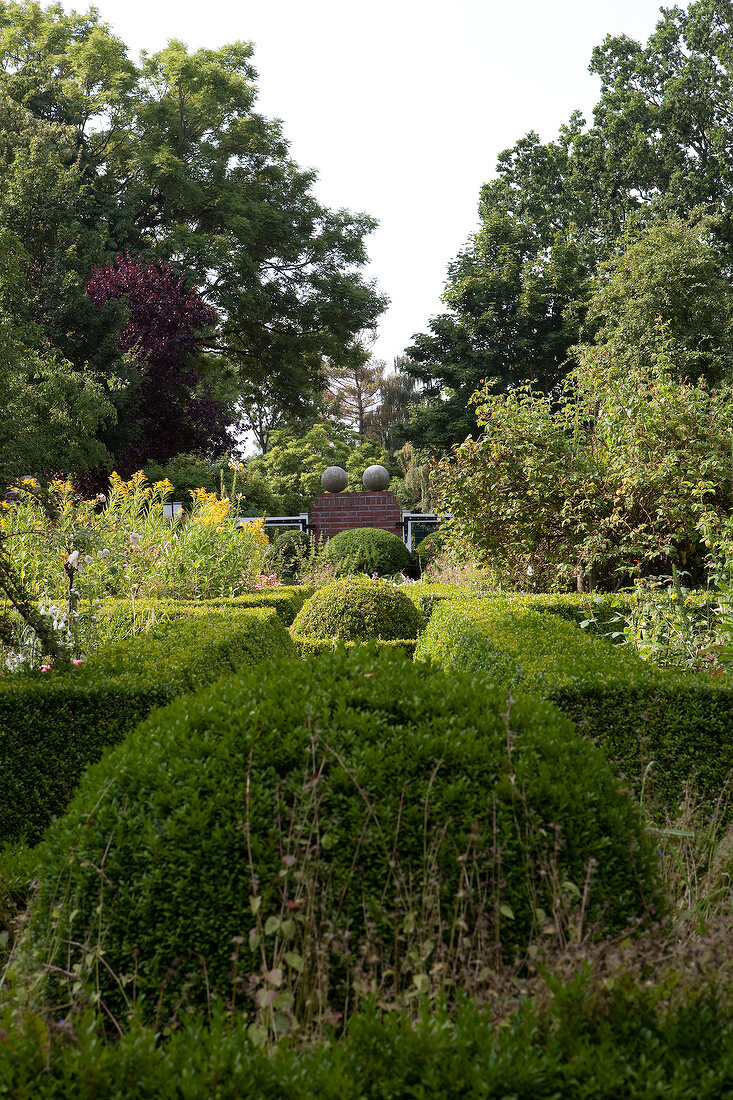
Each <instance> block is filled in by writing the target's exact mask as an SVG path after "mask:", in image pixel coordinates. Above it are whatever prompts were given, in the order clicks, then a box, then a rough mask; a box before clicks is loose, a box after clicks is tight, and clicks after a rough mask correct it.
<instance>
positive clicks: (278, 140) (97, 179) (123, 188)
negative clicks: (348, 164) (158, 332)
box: [0, 0, 385, 421]
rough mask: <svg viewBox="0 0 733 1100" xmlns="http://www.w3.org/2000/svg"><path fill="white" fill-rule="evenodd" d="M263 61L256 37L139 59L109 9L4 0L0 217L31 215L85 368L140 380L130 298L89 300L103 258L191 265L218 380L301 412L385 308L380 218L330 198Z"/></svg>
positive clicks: (58, 318) (30, 245)
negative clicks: (262, 75) (368, 239)
mask: <svg viewBox="0 0 733 1100" xmlns="http://www.w3.org/2000/svg"><path fill="white" fill-rule="evenodd" d="M251 59H252V47H251V46H250V45H249V44H247V43H242V42H239V43H233V44H231V45H228V46H225V47H223V48H222V49H219V50H198V51H196V52H194V53H189V51H188V50H187V49H186V47H185V46H184V45H183V44H182V43H180V42H177V41H172V42H170V43H169V44H168V46H167V47H166V48H165V49H164V50H161V51H159V52H158V53H155V54H150V55H145V54H143V55H142V58H141V62H140V64H139V66H136V65H134V64H133V63H132V62H131V61H130V60H129V58H128V56H127V51H126V49H125V47H124V44H123V43H122V42H121V41H120V40H119V39H118V38H117V37H115V36H114V35H113V34H112V32H111V31H110V30H109V28H108V27H107V26H106V25H105V24H104V23H103V22H101V21H100V19H99V16H98V13H97V12H96V11H95V10H94V9H90V11H89V12H88V13H86V14H84V15H79V14H77V13H70V14H67V13H66V12H64V11H63V9H62V8H61V6H60V5H52V6H50V7H48V8H42V7H41V5H40V4H39V3H36V2H34V0H8V2H6V3H3V4H2V5H1V6H0V110H5V119H6V125H4V126H3V127H2V142H3V143H4V147H3V148H1V149H0V225H5V226H6V227H7V226H10V225H13V224H15V223H17V227H18V233H19V235H20V237H21V239H22V241H23V245H24V247H25V248H26V250H27V251H28V253H29V255H30V256H31V259H32V261H33V264H34V265H35V268H37V272H36V274H37V283H38V292H37V296H36V302H35V306H34V309H35V320H36V321H37V323H40V324H41V325H42V327H43V329H44V331H45V333H46V334H47V337H48V339H49V340H50V341H52V342H53V343H54V345H55V346H57V347H58V348H59V350H60V351H61V353H62V354H63V355H64V357H65V358H67V359H68V360H69V361H71V362H72V363H73V365H74V366H76V367H79V368H81V367H82V366H83V365H84V364H85V363H88V362H93V363H94V366H95V368H96V369H98V370H103V371H105V372H106V373H107V374H108V376H109V377H110V378H111V379H114V378H122V379H123V381H124V377H125V371H126V370H127V371H129V369H130V363H129V361H127V362H125V361H124V360H123V359H122V358H121V357H120V355H119V349H118V347H117V340H116V337H117V335H118V333H119V332H120V331H121V329H122V328H123V327H124V325H125V324H126V320H127V318H126V316H125V312H124V308H113V306H114V304H111V306H110V309H109V311H108V312H107V313H106V314H105V315H100V314H99V313H97V312H95V311H94V310H93V309H91V307H90V303H89V302H86V303H85V302H84V297H85V296H84V287H85V281H86V279H87V278H88V274H89V270H90V268H91V266H92V265H94V266H97V267H99V266H104V265H105V264H107V263H109V262H111V261H112V260H114V258H115V257H116V256H117V255H118V254H120V253H123V252H125V251H127V252H129V253H130V255H132V256H134V257H140V259H141V261H142V262H143V263H148V262H154V263H157V264H163V265H166V264H169V265H171V267H172V268H173V270H174V271H175V272H176V273H177V274H178V275H183V274H186V275H187V278H188V279H189V280H190V281H191V283H192V284H195V287H196V288H197V290H198V292H199V293H200V294H201V296H202V297H203V299H204V300H205V301H206V302H207V304H208V305H209V306H211V307H212V308H213V309H214V310H215V311H216V315H217V324H216V325H215V326H214V327H213V328H212V329H211V337H210V340H209V344H208V346H207V348H206V349H205V351H206V353H207V355H206V359H205V361H206V363H207V369H208V372H209V383H210V384H211V387H212V389H213V390H214V391H215V392H218V391H222V390H223V389H226V390H227V392H228V394H229V395H230V396H231V397H232V399H233V398H235V397H236V396H237V394H239V395H240V397H241V398H242V399H243V400H245V401H246V400H247V399H248V397H249V396H250V395H251V394H252V393H253V392H256V391H257V389H258V387H260V386H262V385H266V386H267V387H269V390H270V392H271V395H272V400H273V402H275V403H276V404H278V405H279V406H281V407H282V408H283V409H285V410H290V411H293V412H298V411H300V410H301V408H302V406H303V403H304V401H305V400H308V399H310V397H311V395H312V394H314V393H318V392H319V391H320V389H321V387H322V374H321V365H322V362H323V360H324V358H325V357H329V358H330V359H331V360H332V361H333V362H335V363H339V362H340V361H341V360H342V359H343V358H344V357H346V356H347V354H348V350H349V349H350V347H351V345H352V343H353V339H354V337H355V335H356V334H357V333H358V332H361V331H364V330H369V329H370V328H373V326H374V324H375V322H376V318H377V317H378V315H379V313H380V312H381V311H382V309H383V308H384V305H385V299H384V298H383V297H382V296H381V295H380V294H378V293H377V291H376V289H375V288H374V286H373V285H372V284H371V283H370V282H368V281H367V280H365V279H364V277H363V275H362V268H363V265H364V263H365V261H366V251H365V244H364V238H365V236H366V235H367V234H368V233H369V232H370V231H371V230H372V229H373V227H374V224H375V223H374V222H373V220H372V219H370V218H369V217H367V216H365V215H352V214H350V213H348V212H347V211H343V210H340V211H332V210H329V209H327V208H326V207H324V206H323V205H322V204H320V203H319V202H318V201H317V199H316V198H315V196H314V194H313V183H314V178H315V177H314V173H312V172H308V171H303V170H301V169H300V168H299V167H298V166H297V164H295V162H294V161H293V160H292V158H291V157H290V156H289V153H288V145H287V142H286V140H285V138H284V136H283V133H282V129H281V126H280V124H279V123H277V122H273V121H270V120H267V119H266V118H264V117H263V116H262V115H260V114H258V113H257V111H256V110H255V107H254V104H255V99H256V93H257V88H256V74H255V71H254V68H253V66H252V60H251ZM3 104H4V107H3ZM116 392H117V393H118V394H120V393H124V390H122V391H116ZM126 411H128V412H129V410H126ZM120 420H121V421H122V420H124V417H121V418H120Z"/></svg>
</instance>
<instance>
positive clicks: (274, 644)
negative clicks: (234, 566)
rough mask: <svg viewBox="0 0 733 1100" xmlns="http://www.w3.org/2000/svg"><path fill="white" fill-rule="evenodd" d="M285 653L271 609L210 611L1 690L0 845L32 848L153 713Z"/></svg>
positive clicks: (287, 645)
mask: <svg viewBox="0 0 733 1100" xmlns="http://www.w3.org/2000/svg"><path fill="white" fill-rule="evenodd" d="M288 651H292V642H291V640H290V637H289V635H288V633H287V631H286V630H285V627H284V626H283V625H282V623H281V622H279V620H278V619H277V618H276V616H275V612H274V611H272V610H269V609H264V608H263V609H251V610H246V609H245V610H238V611H225V610H224V609H222V610H220V611H216V610H209V611H208V613H207V614H198V615H195V616H193V617H192V618H186V619H183V620H182V621H178V622H175V623H170V624H168V629H167V631H166V633H165V634H162V635H156V634H155V633H153V634H150V635H141V636H140V637H137V638H129V639H127V640H126V641H124V642H117V643H115V644H112V645H109V646H107V647H105V648H103V649H100V650H98V651H97V652H96V653H94V654H93V655H92V657H90V658H89V659H88V660H87V661H85V662H84V663H83V664H82V665H79V666H78V667H76V668H73V669H72V670H71V671H70V672H68V673H65V674H62V673H54V672H49V673H38V674H37V675H35V676H34V677H32V678H31V677H28V678H23V679H16V680H12V681H10V680H7V681H3V682H0V774H2V797H1V798H0V843H2V842H5V841H8V840H12V839H15V838H19V837H25V839H26V840H28V841H35V840H37V839H38V838H39V837H40V836H41V835H42V833H43V831H44V829H45V828H46V826H47V824H48V822H49V820H50V818H51V817H52V816H53V815H54V814H58V813H60V812H61V811H63V809H64V807H65V806H66V803H67V802H68V800H69V796H70V794H71V792H72V790H73V788H74V787H75V786H76V784H77V782H78V781H79V777H80V776H81V774H82V773H83V771H84V769H85V768H86V767H87V765H88V764H89V763H91V762H92V761H94V760H98V759H99V757H100V755H101V753H102V750H103V749H104V748H105V747H106V746H107V745H110V744H115V743H116V742H118V741H120V740H122V738H123V737H124V736H125V734H126V733H127V732H128V731H129V730H130V729H132V728H133V727H134V726H135V725H137V723H138V722H139V721H140V720H141V719H142V718H144V717H145V716H146V715H147V714H148V712H149V711H150V710H151V709H152V708H153V707H155V706H160V705H161V704H164V703H168V702H170V700H171V699H174V698H175V697H176V696H177V695H181V694H182V693H184V692H188V691H197V690H198V689H199V688H201V687H202V686H204V685H205V684H209V683H211V682H212V680H214V679H216V677H217V676H220V675H222V673H224V672H231V671H234V670H235V669H237V668H239V667H241V666H242V665H247V666H250V667H251V666H253V665H255V664H257V663H258V662H259V661H261V660H262V659H263V658H265V657H268V656H272V655H275V654H278V653H283V652H288Z"/></svg>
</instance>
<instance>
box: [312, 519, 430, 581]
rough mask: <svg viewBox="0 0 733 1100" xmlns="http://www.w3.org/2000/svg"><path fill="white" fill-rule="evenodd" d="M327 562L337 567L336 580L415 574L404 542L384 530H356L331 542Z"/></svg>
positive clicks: (326, 550) (327, 545)
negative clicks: (354, 575)
mask: <svg viewBox="0 0 733 1100" xmlns="http://www.w3.org/2000/svg"><path fill="white" fill-rule="evenodd" d="M322 558H323V560H324V561H327V562H330V563H331V565H332V566H333V572H334V576H336V577H340V576H343V575H345V574H347V573H366V574H367V575H368V576H372V574H374V573H376V574H377V575H378V576H380V577H391V576H394V575H395V573H408V574H409V573H411V572H412V571H413V570H414V566H415V563H414V559H413V556H412V554H411V553H410V551H409V550H408V549H407V547H406V546H405V544H404V542H403V541H402V539H401V538H398V537H397V535H393V534H392V533H391V531H383V530H382V528H381V527H355V528H354V529H353V530H351V531H340V532H339V534H338V535H334V536H333V538H330V539H329V540H328V542H327V543H326V545H325V546H324V548H323V551H322Z"/></svg>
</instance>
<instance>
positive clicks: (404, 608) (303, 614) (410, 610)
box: [292, 577, 425, 642]
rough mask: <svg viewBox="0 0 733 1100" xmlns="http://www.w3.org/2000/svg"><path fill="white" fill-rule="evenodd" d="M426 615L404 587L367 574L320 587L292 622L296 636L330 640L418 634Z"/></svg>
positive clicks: (347, 640) (391, 637) (392, 637)
mask: <svg viewBox="0 0 733 1100" xmlns="http://www.w3.org/2000/svg"><path fill="white" fill-rule="evenodd" d="M424 625H425V620H424V618H423V616H422V615H421V614H420V612H419V611H418V609H417V607H416V606H415V604H414V603H413V602H412V600H410V599H408V597H407V596H406V595H405V592H404V591H403V587H402V586H400V587H395V586H394V585H391V584H390V583H389V582H388V581H382V580H369V579H368V578H366V577H342V578H341V580H338V581H334V582H333V583H332V584H326V585H324V586H323V588H319V589H318V591H317V592H315V593H314V594H313V595H312V596H311V597H310V599H308V600H306V602H305V603H304V604H303V606H302V608H301V609H300V611H299V612H298V614H297V615H296V617H295V620H294V622H293V628H292V633H293V637H294V638H299V637H303V638H305V639H320V640H322V641H327V642H330V641H332V640H333V639H338V640H339V641H344V642H360V641H362V642H363V641H368V640H369V639H371V638H381V639H384V640H391V639H395V638H399V639H404V638H416V637H417V634H418V632H419V631H420V630H421V629H422V628H423V626H424Z"/></svg>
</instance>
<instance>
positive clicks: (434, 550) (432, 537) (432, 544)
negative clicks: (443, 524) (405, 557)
mask: <svg viewBox="0 0 733 1100" xmlns="http://www.w3.org/2000/svg"><path fill="white" fill-rule="evenodd" d="M445 546H446V534H445V531H441V530H440V528H438V530H436V531H431V532H430V534H429V535H426V536H425V538H424V539H422V540H421V541H420V542H419V543H418V544H417V546H416V547H415V549H414V550H413V556H414V557H415V558H417V560H418V562H419V563H420V572H421V573H424V572H425V570H426V569H427V567H428V566H429V565H432V563H433V562H434V561H435V559H436V558H437V557H438V556H439V555H440V554H442V553H443V551H444V550H445Z"/></svg>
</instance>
